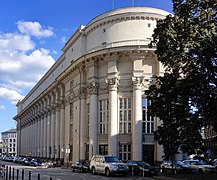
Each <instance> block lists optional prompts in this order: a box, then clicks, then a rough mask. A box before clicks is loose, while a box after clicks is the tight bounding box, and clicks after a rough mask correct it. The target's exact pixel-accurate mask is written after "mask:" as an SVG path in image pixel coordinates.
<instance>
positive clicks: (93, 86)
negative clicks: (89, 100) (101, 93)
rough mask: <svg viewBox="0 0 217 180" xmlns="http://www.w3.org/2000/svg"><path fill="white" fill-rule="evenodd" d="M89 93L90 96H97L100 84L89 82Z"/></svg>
mask: <svg viewBox="0 0 217 180" xmlns="http://www.w3.org/2000/svg"><path fill="white" fill-rule="evenodd" d="M87 88H88V91H89V94H90V95H91V94H97V93H98V89H99V83H98V82H96V81H91V82H89V84H88V86H87Z"/></svg>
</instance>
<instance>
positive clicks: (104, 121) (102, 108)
mask: <svg viewBox="0 0 217 180" xmlns="http://www.w3.org/2000/svg"><path fill="white" fill-rule="evenodd" d="M108 107H109V101H108V99H105V100H100V101H99V134H108V121H109V108H108Z"/></svg>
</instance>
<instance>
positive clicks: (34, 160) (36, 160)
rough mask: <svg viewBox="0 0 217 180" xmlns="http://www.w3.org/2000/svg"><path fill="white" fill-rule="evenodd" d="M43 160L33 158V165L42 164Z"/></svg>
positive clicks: (31, 163)
mask: <svg viewBox="0 0 217 180" xmlns="http://www.w3.org/2000/svg"><path fill="white" fill-rule="evenodd" d="M41 164H42V162H41V161H40V160H39V159H32V160H31V162H30V165H31V166H41Z"/></svg>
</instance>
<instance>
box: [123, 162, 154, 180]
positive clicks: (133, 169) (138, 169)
mask: <svg viewBox="0 0 217 180" xmlns="http://www.w3.org/2000/svg"><path fill="white" fill-rule="evenodd" d="M126 165H127V166H128V167H129V174H131V175H139V176H154V175H156V174H157V173H158V172H157V169H156V168H153V167H151V166H150V165H149V164H148V163H147V162H144V161H132V160H128V161H127V162H126Z"/></svg>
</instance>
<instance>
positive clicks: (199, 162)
mask: <svg viewBox="0 0 217 180" xmlns="http://www.w3.org/2000/svg"><path fill="white" fill-rule="evenodd" d="M197 164H198V165H206V163H205V162H204V161H197Z"/></svg>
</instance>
